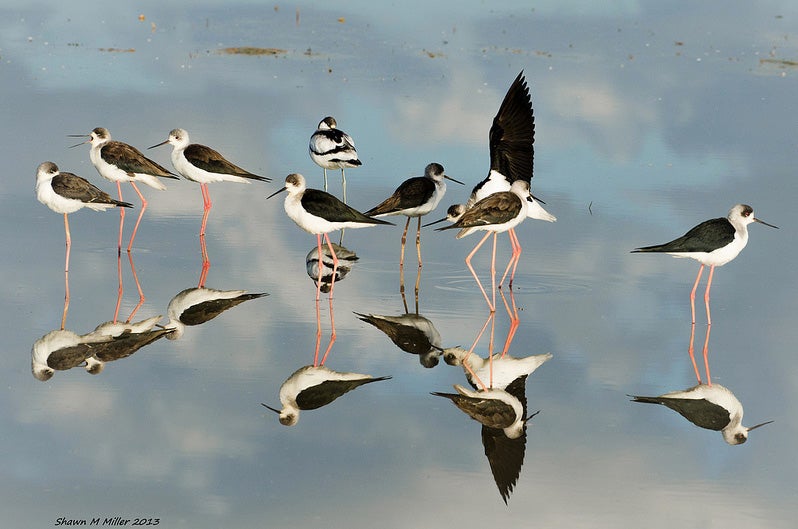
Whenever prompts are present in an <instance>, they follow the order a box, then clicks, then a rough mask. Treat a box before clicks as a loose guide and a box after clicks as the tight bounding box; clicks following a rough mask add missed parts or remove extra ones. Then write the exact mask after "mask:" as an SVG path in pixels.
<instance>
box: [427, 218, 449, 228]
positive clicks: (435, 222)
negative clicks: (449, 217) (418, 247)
mask: <svg viewBox="0 0 798 529" xmlns="http://www.w3.org/2000/svg"><path fill="white" fill-rule="evenodd" d="M444 220H446V217H443V218H442V219H438V220H436V221H434V222H430V223H429V224H422V225H421V227H422V228H426V227H427V226H432V225H433V224H438V223H439V222H443V221H444Z"/></svg>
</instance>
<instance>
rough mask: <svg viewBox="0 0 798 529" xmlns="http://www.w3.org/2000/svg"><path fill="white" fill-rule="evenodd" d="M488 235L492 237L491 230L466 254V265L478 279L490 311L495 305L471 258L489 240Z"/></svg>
mask: <svg viewBox="0 0 798 529" xmlns="http://www.w3.org/2000/svg"><path fill="white" fill-rule="evenodd" d="M488 237H490V232H487V233H486V234H485V236H484V237H482V240H481V241H479V243H477V245H476V246H475V247H474V249H473V250H471V253H470V254H468V255H467V256H466V258H465V263H466V266H468V269H469V270H470V271H471V275H472V276H474V279H475V280H476V281H477V285H479V289H480V290H481V291H482V295H483V296H484V297H485V302H486V303H487V304H488V307H489V308H490V311H491V312H493V311H494V310H495V309H494V305H491V304H490V298H488V294H487V293H486V292H485V289H484V288H482V282H480V280H479V277H478V276H477V273H476V271H474V267H473V266H471V258H472V257H474V254H475V253H477V251H478V250H479V249H480V248H481V247H482V245H483V244H485V241H487V240H488Z"/></svg>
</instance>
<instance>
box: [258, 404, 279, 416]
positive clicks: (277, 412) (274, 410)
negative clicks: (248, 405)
mask: <svg viewBox="0 0 798 529" xmlns="http://www.w3.org/2000/svg"><path fill="white" fill-rule="evenodd" d="M260 405H261V406H263V407H264V408H269V409H270V410H272V411H273V412H274V413H276V414H277V415H280V410H276V409H274V408H272V407H271V406H267V405H265V404H264V403H262V402H261V403H260Z"/></svg>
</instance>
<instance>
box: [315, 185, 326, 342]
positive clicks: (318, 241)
mask: <svg viewBox="0 0 798 529" xmlns="http://www.w3.org/2000/svg"><path fill="white" fill-rule="evenodd" d="M325 174H326V173H325ZM325 181H326V180H325ZM316 245H317V246H318V248H319V277H318V278H317V280H316V307H317V310H318V305H319V299H321V278H322V275H323V274H322V271H323V268H324V265H323V263H324V261H323V260H322V259H323V258H324V254H322V252H321V234H319V233H317V234H316ZM319 325H321V323H319ZM319 333H321V327H319ZM319 336H321V334H319Z"/></svg>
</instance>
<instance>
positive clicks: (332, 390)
mask: <svg viewBox="0 0 798 529" xmlns="http://www.w3.org/2000/svg"><path fill="white" fill-rule="evenodd" d="M389 378H391V377H377V378H362V379H359V380H326V381H324V382H322V383H321V384H317V385H315V386H311V387H309V388H307V389H303V390H302V391H300V392H299V394H298V395H297V396H296V403H297V406H299V409H300V410H315V409H317V408H321V407H322V406H326V405H327V404H329V403H331V402H332V401H334V400H335V399H337V398H338V397H340V396H341V395H343V394H344V393H349V392H350V391H352V390H353V389H356V388H359V387H360V386H362V385H364V384H370V383H371V382H379V381H381V380H388V379H389Z"/></svg>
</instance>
